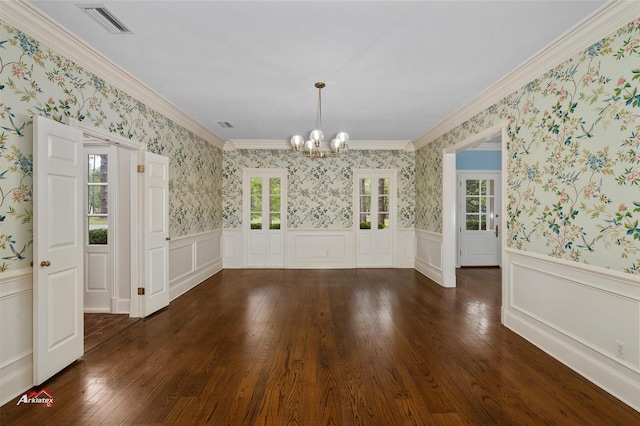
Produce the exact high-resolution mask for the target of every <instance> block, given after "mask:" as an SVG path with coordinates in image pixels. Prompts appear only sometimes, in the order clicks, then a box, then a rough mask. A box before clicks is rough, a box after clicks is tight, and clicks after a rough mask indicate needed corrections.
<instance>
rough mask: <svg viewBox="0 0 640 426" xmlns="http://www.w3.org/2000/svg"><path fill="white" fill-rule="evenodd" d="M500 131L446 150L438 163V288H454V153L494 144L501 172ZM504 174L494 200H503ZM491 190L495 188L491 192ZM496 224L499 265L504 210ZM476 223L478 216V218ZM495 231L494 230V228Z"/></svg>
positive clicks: (493, 130)
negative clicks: (440, 219)
mask: <svg viewBox="0 0 640 426" xmlns="http://www.w3.org/2000/svg"><path fill="white" fill-rule="evenodd" d="M504 127H505V126H503V125H502V124H501V125H498V126H493V127H490V128H488V129H486V130H484V131H483V132H480V133H478V134H476V135H474V136H471V137H470V138H467V139H465V140H464V141H461V142H459V143H457V144H455V145H453V146H451V147H449V148H446V149H445V150H444V152H443V159H442V166H443V172H442V185H443V200H442V201H443V203H442V210H443V223H442V285H443V286H444V287H455V286H456V267H457V266H459V253H460V250H459V247H458V246H459V232H458V231H459V229H460V226H459V223H458V216H459V210H460V209H459V196H458V188H459V187H460V183H459V180H458V174H457V170H456V169H457V167H456V156H457V153H459V152H462V151H465V150H468V149H470V148H474V147H477V146H479V145H481V144H483V143H490V142H489V141H495V142H493V144H497V145H499V146H500V149H501V151H502V155H501V161H500V163H501V167H500V168H501V170H504V165H505V156H504V146H505V145H504V144H505V141H506V135H505V133H504ZM505 176H506V173H502V174H501V177H500V189H499V194H498V193H495V196H499V197H500V199H501V200H502V199H504V192H505V191H504V188H505V185H504V179H505ZM494 190H495V188H494ZM496 214H498V218H495V220H497V223H496V222H494V226H495V225H496V224H497V225H498V239H499V243H500V247H501V248H500V254H499V256H498V259H499V264H502V260H501V259H502V252H503V251H504V233H503V232H501V231H500V230H501V229H504V223H505V215H504V207H500V211H499V213H496ZM478 219H479V220H480V215H478ZM494 230H495V228H494Z"/></svg>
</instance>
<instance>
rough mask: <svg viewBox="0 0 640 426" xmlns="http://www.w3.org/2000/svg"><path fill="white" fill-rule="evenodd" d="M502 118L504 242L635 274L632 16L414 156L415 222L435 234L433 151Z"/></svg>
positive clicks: (437, 195) (636, 49)
mask: <svg viewBox="0 0 640 426" xmlns="http://www.w3.org/2000/svg"><path fill="white" fill-rule="evenodd" d="M503 121H506V122H508V126H507V133H508V138H509V140H508V146H507V153H506V155H507V159H508V161H507V170H506V173H507V199H506V200H505V204H506V210H507V237H508V238H507V239H508V245H509V247H512V248H516V249H520V250H526V251H531V252H535V253H541V254H547V255H549V256H554V257H557V258H562V259H567V260H572V261H576V262H584V263H588V264H592V265H595V266H600V267H604V268H610V269H613V270H618V271H624V272H627V273H630V274H640V271H639V265H640V225H639V223H640V191H639V189H640V188H639V187H640V20H636V21H634V22H632V23H630V24H628V25H626V26H625V27H623V28H621V29H620V30H618V31H617V32H616V33H615V34H613V35H611V36H610V37H606V38H604V39H602V40H600V41H598V42H597V43H594V44H593V45H592V46H591V47H589V48H588V49H586V50H585V51H583V52H580V53H579V54H577V55H575V56H574V57H572V58H571V59H569V60H568V61H566V62H564V63H562V64H560V65H558V66H557V67H555V68H553V69H551V70H549V71H548V72H547V73H545V74H544V75H542V76H540V77H539V78H537V79H536V80H534V81H532V82H530V83H529V84H527V85H526V86H524V87H522V88H521V89H519V90H518V91H516V92H514V93H512V94H511V95H509V96H508V97H507V98H505V99H503V100H502V101H500V102H498V103H497V104H495V105H494V106H492V107H491V108H488V109H487V110H485V111H483V112H482V113H480V114H478V115H477V116H475V117H472V118H471V119H469V120H468V121H467V122H465V123H464V124H462V125H460V126H458V127H457V128H455V129H453V130H451V131H450V132H448V133H447V134H445V135H443V136H441V137H440V138H438V139H437V140H436V141H434V142H433V143H431V144H429V145H427V146H425V147H424V148H422V149H420V150H419V151H418V152H417V153H416V228H418V229H425V230H429V231H433V232H442V192H441V188H442V185H441V182H442V149H443V148H444V147H447V146H451V145H453V144H455V143H457V142H460V141H462V140H464V139H466V138H468V137H469V136H471V135H473V134H474V133H477V132H479V131H481V130H483V129H486V128H488V127H490V126H492V125H494V124H497V123H500V122H503Z"/></svg>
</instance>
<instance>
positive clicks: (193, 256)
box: [169, 230, 222, 300]
mask: <svg viewBox="0 0 640 426" xmlns="http://www.w3.org/2000/svg"><path fill="white" fill-rule="evenodd" d="M221 238H222V231H221V230H215V231H208V232H203V233H200V234H193V235H187V236H184V237H176V238H172V239H171V241H169V297H170V300H174V299H175V298H177V297H179V296H180V295H182V294H184V293H186V292H187V291H189V290H191V289H192V288H193V287H195V286H197V285H198V284H200V283H201V282H202V281H204V280H206V279H207V278H209V277H210V276H212V275H214V274H215V273H217V272H219V271H220V270H221V269H222V258H221V256H220V254H221Z"/></svg>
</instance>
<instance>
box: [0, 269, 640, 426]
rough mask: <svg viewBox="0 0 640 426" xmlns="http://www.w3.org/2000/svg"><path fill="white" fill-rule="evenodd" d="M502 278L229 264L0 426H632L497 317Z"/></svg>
mask: <svg viewBox="0 0 640 426" xmlns="http://www.w3.org/2000/svg"><path fill="white" fill-rule="evenodd" d="M500 297H501V291H500V270H499V269H491V268H482V269H463V270H461V271H459V273H458V287H457V288H455V289H444V288H442V287H440V286H438V285H437V284H435V283H433V282H431V281H430V280H429V279H427V278H425V277H424V276H422V275H421V274H420V273H418V272H416V271H414V270H411V269H358V270H224V271H222V272H220V273H218V274H216V275H215V276H214V277H212V278H210V279H209V280H207V281H205V282H204V283H203V284H201V285H200V286H198V287H197V288H195V289H193V290H192V291H190V292H189V293H187V294H186V295H184V296H182V297H180V298H178V299H177V300H175V301H174V302H172V303H171V305H170V306H169V308H167V309H165V310H163V311H161V312H159V313H157V314H155V315H153V316H152V317H150V318H147V319H144V320H140V321H137V322H136V323H134V324H132V325H130V326H129V327H127V328H125V329H124V330H122V331H121V332H119V333H118V334H117V335H116V336H114V337H112V338H110V339H108V340H107V341H105V342H104V343H102V344H101V345H100V346H99V347H97V348H96V349H95V350H92V351H90V352H88V353H86V354H85V356H84V357H83V358H82V359H81V360H79V361H78V362H76V363H75V364H73V365H72V366H70V367H69V368H67V369H66V370H64V371H63V372H61V373H60V374H58V375H57V376H55V377H54V378H53V379H51V380H50V381H49V382H47V383H45V384H44V387H45V388H46V390H47V391H48V392H49V393H50V394H51V395H52V396H53V397H54V405H53V407H51V408H46V407H43V406H36V405H25V404H22V405H16V402H17V399H16V400H14V401H13V402H9V403H8V404H6V405H5V406H3V407H2V408H1V409H0V424H2V425H11V424H18V425H34V424H51V425H54V424H65V425H70V424H74V425H75V424H100V423H107V424H180V425H187V424H212V425H227V424H231V425H276V424H277V425H340V426H342V425H395V426H399V425H430V424H446V425H456V424H498V425H524V424H540V425H558V424H563V425H574V424H575V425H613V424H618V425H631V424H640V413H638V412H636V411H634V410H633V409H631V408H629V407H628V406H626V405H624V404H623V403H621V402H620V401H618V400H617V399H615V398H613V397H612V396H610V395H609V394H607V393H606V392H604V391H602V390H600V389H599V388H597V387H596V386H595V385H593V384H591V383H590V382H588V381H587V380H585V379H583V378H582V377H580V376H579V375H577V374H576V373H574V372H573V371H571V370H570V369H568V368H567V367H565V366H563V365H562V364H560V363H559V362H557V361H555V360H554V359H553V358H551V357H549V356H548V355H546V354H545V353H543V352H542V351H540V350H538V349H536V348H535V347H534V346H532V345H531V344H529V343H528V342H526V341H525V340H523V339H522V338H520V337H519V336H517V335H515V334H514V333H512V332H510V331H509V330H508V329H506V328H505V327H503V326H502V325H501V324H500V305H501V301H500Z"/></svg>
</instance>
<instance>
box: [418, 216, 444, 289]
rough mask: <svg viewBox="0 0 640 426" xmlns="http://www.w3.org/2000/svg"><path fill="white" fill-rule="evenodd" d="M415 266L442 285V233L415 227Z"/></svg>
mask: <svg viewBox="0 0 640 426" xmlns="http://www.w3.org/2000/svg"><path fill="white" fill-rule="evenodd" d="M415 235H416V258H415V259H416V260H415V268H416V270H417V271H418V272H420V273H421V274H423V275H426V276H427V277H429V278H430V279H432V280H433V281H435V282H436V283H438V284H440V285H442V282H443V279H442V234H438V233H436V232H430V231H424V230H422V229H416V234H415Z"/></svg>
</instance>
